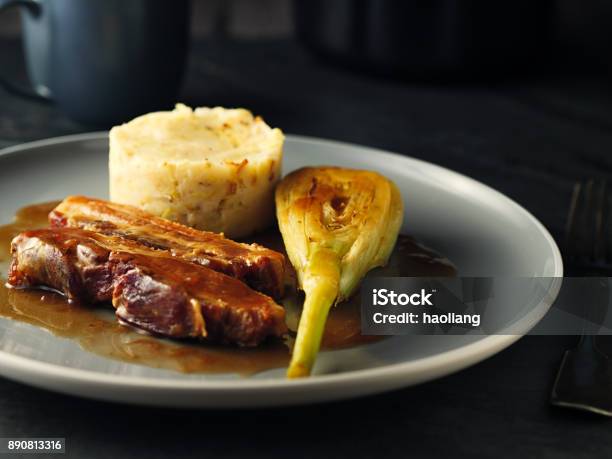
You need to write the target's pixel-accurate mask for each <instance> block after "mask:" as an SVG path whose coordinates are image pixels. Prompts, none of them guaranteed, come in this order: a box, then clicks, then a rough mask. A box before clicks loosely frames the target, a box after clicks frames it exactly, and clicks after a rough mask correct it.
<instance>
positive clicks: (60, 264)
mask: <svg viewBox="0 0 612 459" xmlns="http://www.w3.org/2000/svg"><path fill="white" fill-rule="evenodd" d="M130 249H133V250H134V251H133V252H130V251H128V250H130ZM11 253H12V262H11V267H10V271H9V279H8V283H9V284H10V285H12V286H15V287H47V288H51V289H54V290H57V291H59V292H61V293H63V294H64V295H66V296H67V297H68V298H70V299H73V300H78V301H85V302H87V301H92V302H112V304H113V306H114V307H115V313H116V315H117V317H118V319H119V320H120V321H122V322H124V323H127V324H130V325H132V326H134V327H137V328H140V329H143V330H146V331H148V332H151V333H154V334H157V335H162V336H167V337H171V338H206V339H207V340H210V341H213V342H219V343H228V344H237V345H240V346H256V345H258V344H259V343H261V342H262V341H263V340H264V339H266V338H267V337H269V336H282V335H283V334H284V333H286V331H287V328H286V326H285V321H284V316H285V314H284V309H283V308H282V307H280V306H279V305H277V304H276V303H275V302H274V301H273V300H272V299H271V298H270V297H268V296H266V295H263V294H261V293H258V292H256V291H254V290H252V289H250V288H249V287H248V286H247V285H245V284H244V283H242V282H240V281H239V280H237V279H234V278H233V277H230V276H227V275H225V274H222V273H219V272H216V271H213V270H211V269H209V268H206V267H203V266H200V265H197V264H194V263H190V262H187V261H184V260H180V259H174V258H172V257H171V256H170V255H169V254H166V253H165V252H162V253H161V254H160V253H157V252H156V251H153V250H151V249H147V248H143V247H140V246H138V245H137V244H135V243H130V241H125V240H122V239H121V238H117V237H113V236H104V235H100V234H96V233H93V232H90V231H86V230H81V229H77V228H52V229H42V230H33V231H27V232H24V233H21V234H20V235H18V236H16V237H15V238H14V239H13V242H12V245H11Z"/></svg>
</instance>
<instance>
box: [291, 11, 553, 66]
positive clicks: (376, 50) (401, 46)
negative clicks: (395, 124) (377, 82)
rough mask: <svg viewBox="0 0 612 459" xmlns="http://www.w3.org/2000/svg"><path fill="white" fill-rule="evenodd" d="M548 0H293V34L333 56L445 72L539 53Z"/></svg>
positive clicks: (510, 62)
mask: <svg viewBox="0 0 612 459" xmlns="http://www.w3.org/2000/svg"><path fill="white" fill-rule="evenodd" d="M552 10H553V2H552V0H511V1H508V0H295V3H294V16H295V26H296V32H297V36H298V38H299V39H300V40H301V41H302V42H303V43H304V44H306V45H307V46H308V47H309V48H311V49H312V50H313V51H315V52H316V53H317V54H319V55H321V56H324V57H327V58H331V59H333V60H334V61H335V62H338V63H343V64H349V65H352V66H358V67H361V68H364V69H368V70H372V71H375V72H382V73H400V74H402V75H405V74H410V75H417V76H427V77H440V78H446V77H449V76H456V75H462V74H463V75H474V74H482V73H486V74H490V73H492V72H497V71H513V70H518V69H525V67H526V66H537V65H538V64H539V63H541V62H542V60H546V54H547V53H546V48H547V45H548V42H549V37H550V29H551V23H552V16H553V15H552Z"/></svg>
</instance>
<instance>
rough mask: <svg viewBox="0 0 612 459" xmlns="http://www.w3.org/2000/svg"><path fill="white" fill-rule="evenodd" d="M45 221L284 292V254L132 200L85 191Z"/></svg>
mask: <svg viewBox="0 0 612 459" xmlns="http://www.w3.org/2000/svg"><path fill="white" fill-rule="evenodd" d="M49 222H50V223H51V226H54V227H72V228H82V229H86V230H90V231H95V232H97V233H102V234H106V235H113V236H118V237H122V238H125V239H129V240H132V241H135V242H138V243H139V244H141V245H145V246H148V247H151V248H154V249H157V250H164V251H167V252H170V253H171V254H172V255H173V256H174V257H176V258H180V259H183V260H187V261H190V262H193V263H197V264H199V265H202V266H206V267H208V268H211V269H213V270H215V271H219V272H222V273H224V274H227V275H229V276H232V277H235V278H236V279H239V280H241V281H243V282H245V283H246V284H248V285H249V286H250V287H252V288H254V289H255V290H257V291H260V292H262V293H265V294H267V295H270V296H272V297H273V298H276V299H278V298H281V297H282V295H283V290H284V279H285V269H286V264H285V257H284V256H283V255H282V254H280V253H278V252H275V251H274V250H270V249H267V248H265V247H262V246H260V245H258V244H242V243H239V242H235V241H232V240H230V239H227V238H225V237H224V236H223V235H222V234H216V233H211V232H207V231H198V230H196V229H193V228H190V227H188V226H185V225H181V224H179V223H175V222H172V221H170V220H166V219H164V218H159V217H156V216H154V215H152V214H149V213H147V212H144V211H142V210H140V209H137V208H135V207H132V206H128V205H123V204H117V203H114V202H110V201H104V200H101V199H93V198H87V197H84V196H69V197H67V198H66V199H64V201H62V202H61V203H60V204H59V205H58V206H57V207H56V208H55V209H54V210H53V211H52V212H51V213H50V214H49Z"/></svg>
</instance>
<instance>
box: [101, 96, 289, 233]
mask: <svg viewBox="0 0 612 459" xmlns="http://www.w3.org/2000/svg"><path fill="white" fill-rule="evenodd" d="M283 142H284V136H283V133H282V132H281V131H280V129H272V128H270V127H269V126H268V125H267V124H266V123H265V122H264V121H263V120H262V119H261V118H260V117H254V116H253V115H252V114H251V112H249V111H248V110H244V109H240V108H239V109H225V108H221V107H215V108H207V107H200V108H196V109H194V110H192V109H191V108H189V107H187V106H185V105H182V104H177V105H176V108H175V109H174V110H173V111H167V112H155V113H149V114H146V115H143V116H139V117H138V118H135V119H133V120H132V121H130V122H128V123H125V124H123V125H121V126H116V127H114V128H112V129H111V131H110V154H109V172H110V198H111V200H112V201H115V202H118V203H122V204H130V205H133V206H136V207H139V208H141V209H143V210H145V211H147V212H151V213H153V214H155V215H158V216H160V217H164V218H167V219H170V220H174V221H177V222H180V223H183V224H185V225H189V226H192V227H195V228H197V229H201V230H208V231H214V232H218V233H225V235H226V236H228V237H231V238H241V237H245V236H248V235H249V234H251V233H253V232H255V231H258V230H261V229H264V228H266V227H268V226H270V225H271V224H272V222H273V219H274V187H275V185H276V182H277V181H278V179H279V178H280V173H281V162H282V154H283Z"/></svg>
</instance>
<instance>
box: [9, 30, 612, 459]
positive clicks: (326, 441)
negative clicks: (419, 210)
mask: <svg viewBox="0 0 612 459" xmlns="http://www.w3.org/2000/svg"><path fill="white" fill-rule="evenodd" d="M0 61H1V62H0V70H5V69H7V71H9V70H11V69H12V70H13V73H17V74H18V73H20V72H19V71H15V69H19V66H15V65H13V64H14V63H15V62H18V61H19V50H18V46H16V44H15V43H13V42H9V43H0ZM182 99H183V101H185V102H187V103H191V104H202V105H216V104H219V105H225V106H245V107H249V108H251V109H252V110H253V111H254V112H256V113H259V114H261V115H263V116H264V118H265V119H266V120H267V121H269V122H270V123H271V124H272V125H278V126H281V127H282V128H283V129H284V130H285V131H286V132H288V133H294V134H305V135H313V136H319V137H327V138H332V139H338V140H344V141H350V142H355V143H361V144H365V145H370V146H375V147H380V148H384V149H388V150H391V151H395V152H399V153H403V154H408V155H411V156H415V157H419V158H423V159H425V160H428V161H432V162H435V163H438V164H441V165H443V166H446V167H449V168H452V169H455V170H457V171H459V172H462V173H465V174H467V175H470V176H472V177H474V178H476V179H478V180H481V181H483V182H484V183H487V184H489V185H491V186H493V187H495V188H497V189H498V190H500V191H502V192H503V193H505V194H507V195H508V196H510V197H512V198H513V199H515V200H516V201H518V202H519V203H520V204H522V205H523V206H525V207H526V208H527V209H528V210H529V211H531V212H532V213H533V214H534V215H535V216H536V217H537V218H539V219H540V220H541V221H542V222H543V223H544V225H546V226H547V227H548V228H549V230H550V231H551V233H552V234H553V235H554V236H555V238H556V239H557V240H558V241H559V240H560V239H561V238H562V235H563V225H564V219H565V214H566V212H567V206H568V201H569V197H570V193H571V189H572V186H573V184H574V182H575V181H576V180H578V179H581V178H584V177H588V176H592V175H601V174H604V175H605V174H609V173H610V170H611V168H612V154H611V152H612V94H611V91H610V87H609V86H606V81H605V78H601V77H595V76H588V75H578V74H575V75H568V74H567V72H551V73H549V74H547V75H540V76H534V77H530V78H526V79H523V80H520V81H519V80H516V79H515V80H512V81H506V82H498V83H497V84H496V85H487V84H484V83H483V84H480V85H471V86H455V87H453V86H436V85H427V84H425V83H421V84H406V83H401V82H397V81H390V80H381V79H377V78H374V77H368V76H363V75H353V74H351V73H349V72H347V71H342V70H337V69H333V68H330V67H327V66H325V65H323V64H321V63H320V62H318V61H316V60H315V59H313V58H311V57H310V56H309V55H308V54H306V53H304V52H303V51H302V50H301V49H300V48H299V47H298V46H297V45H295V44H294V43H292V42H289V41H274V42H269V43H262V42H258V43H219V42H216V43H200V44H198V45H196V46H195V47H194V50H193V53H192V59H191V62H190V67H189V71H188V75H187V79H186V85H185V90H184V94H183V98H182ZM87 130H91V128H89V127H86V126H81V125H79V124H77V123H74V122H72V121H70V120H67V119H66V118H64V117H63V116H62V115H61V114H60V113H58V112H57V111H56V109H55V108H54V107H53V105H51V104H46V105H45V104H40V103H37V102H33V101H28V100H24V99H21V98H19V97H15V96H13V95H11V94H8V93H7V92H5V91H3V90H0V146H8V145H12V144H16V143H20V142H23V141H27V140H33V139H39V138H44V137H52V136H57V135H63V134H69V133H74V132H83V131H87ZM572 343H573V339H572V337H528V338H524V339H522V340H520V341H519V342H518V343H517V344H515V345H513V346H512V347H510V348H509V349H507V350H505V351H503V352H501V353H500V354H498V355H496V356H495V357H493V358H490V359H488V360H487V361H485V362H482V363H480V364H478V365H476V366H474V367H472V368H469V369H467V370H464V371H461V372H459V373H457V374H455V375H452V376H448V377H446V378H443V379H441V380H437V381H434V382H431V383H427V384H424V385H421V386H418V387H413V388H408V389H405V390H400V391H397V392H393V393H389V394H385V395H381V396H374V397H368V398H364V399H359V400H354V401H347V402H341V403H331V404H325V405H317V406H310V407H298V408H292V409H277V410H258V411H235V412H220V411H178V410H162V409H148V408H141V407H133V406H122V405H115V404H110V403H109V404H107V403H99V402H94V401H88V400H82V399H77V398H72V397H67V396H63V395H57V394H53V393H50V392H46V391H42V390H37V389H32V388H29V387H26V386H23V385H20V384H16V383H13V382H10V381H8V380H4V379H0V436H29V437H35V436H47V437H48V436H61V437H66V438H67V450H68V453H69V455H70V456H71V457H83V458H98V457H113V458H123V457H135V456H138V457H146V458H157V457H159V458H162V457H237V458H238V457H240V458H243V457H262V458H263V457H271V456H272V457H274V456H281V455H282V456H284V457H309V458H310V457H343V456H352V457H355V456H358V457H359V456H366V457H376V456H380V457H386V456H403V457H407V456H412V457H437V456H448V457H479V456H483V457H490V456H496V457H518V456H522V457H589V456H607V457H610V456H612V424H610V422H609V421H607V420H605V419H601V418H598V417H593V416H588V415H583V414H580V413H575V412H570V411H564V410H561V409H556V408H552V407H550V406H549V404H548V396H549V392H550V388H551V384H552V381H553V378H554V376H555V372H556V369H557V367H558V365H559V362H560V358H561V356H562V353H563V351H564V349H566V348H567V347H570V346H571V345H572Z"/></svg>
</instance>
